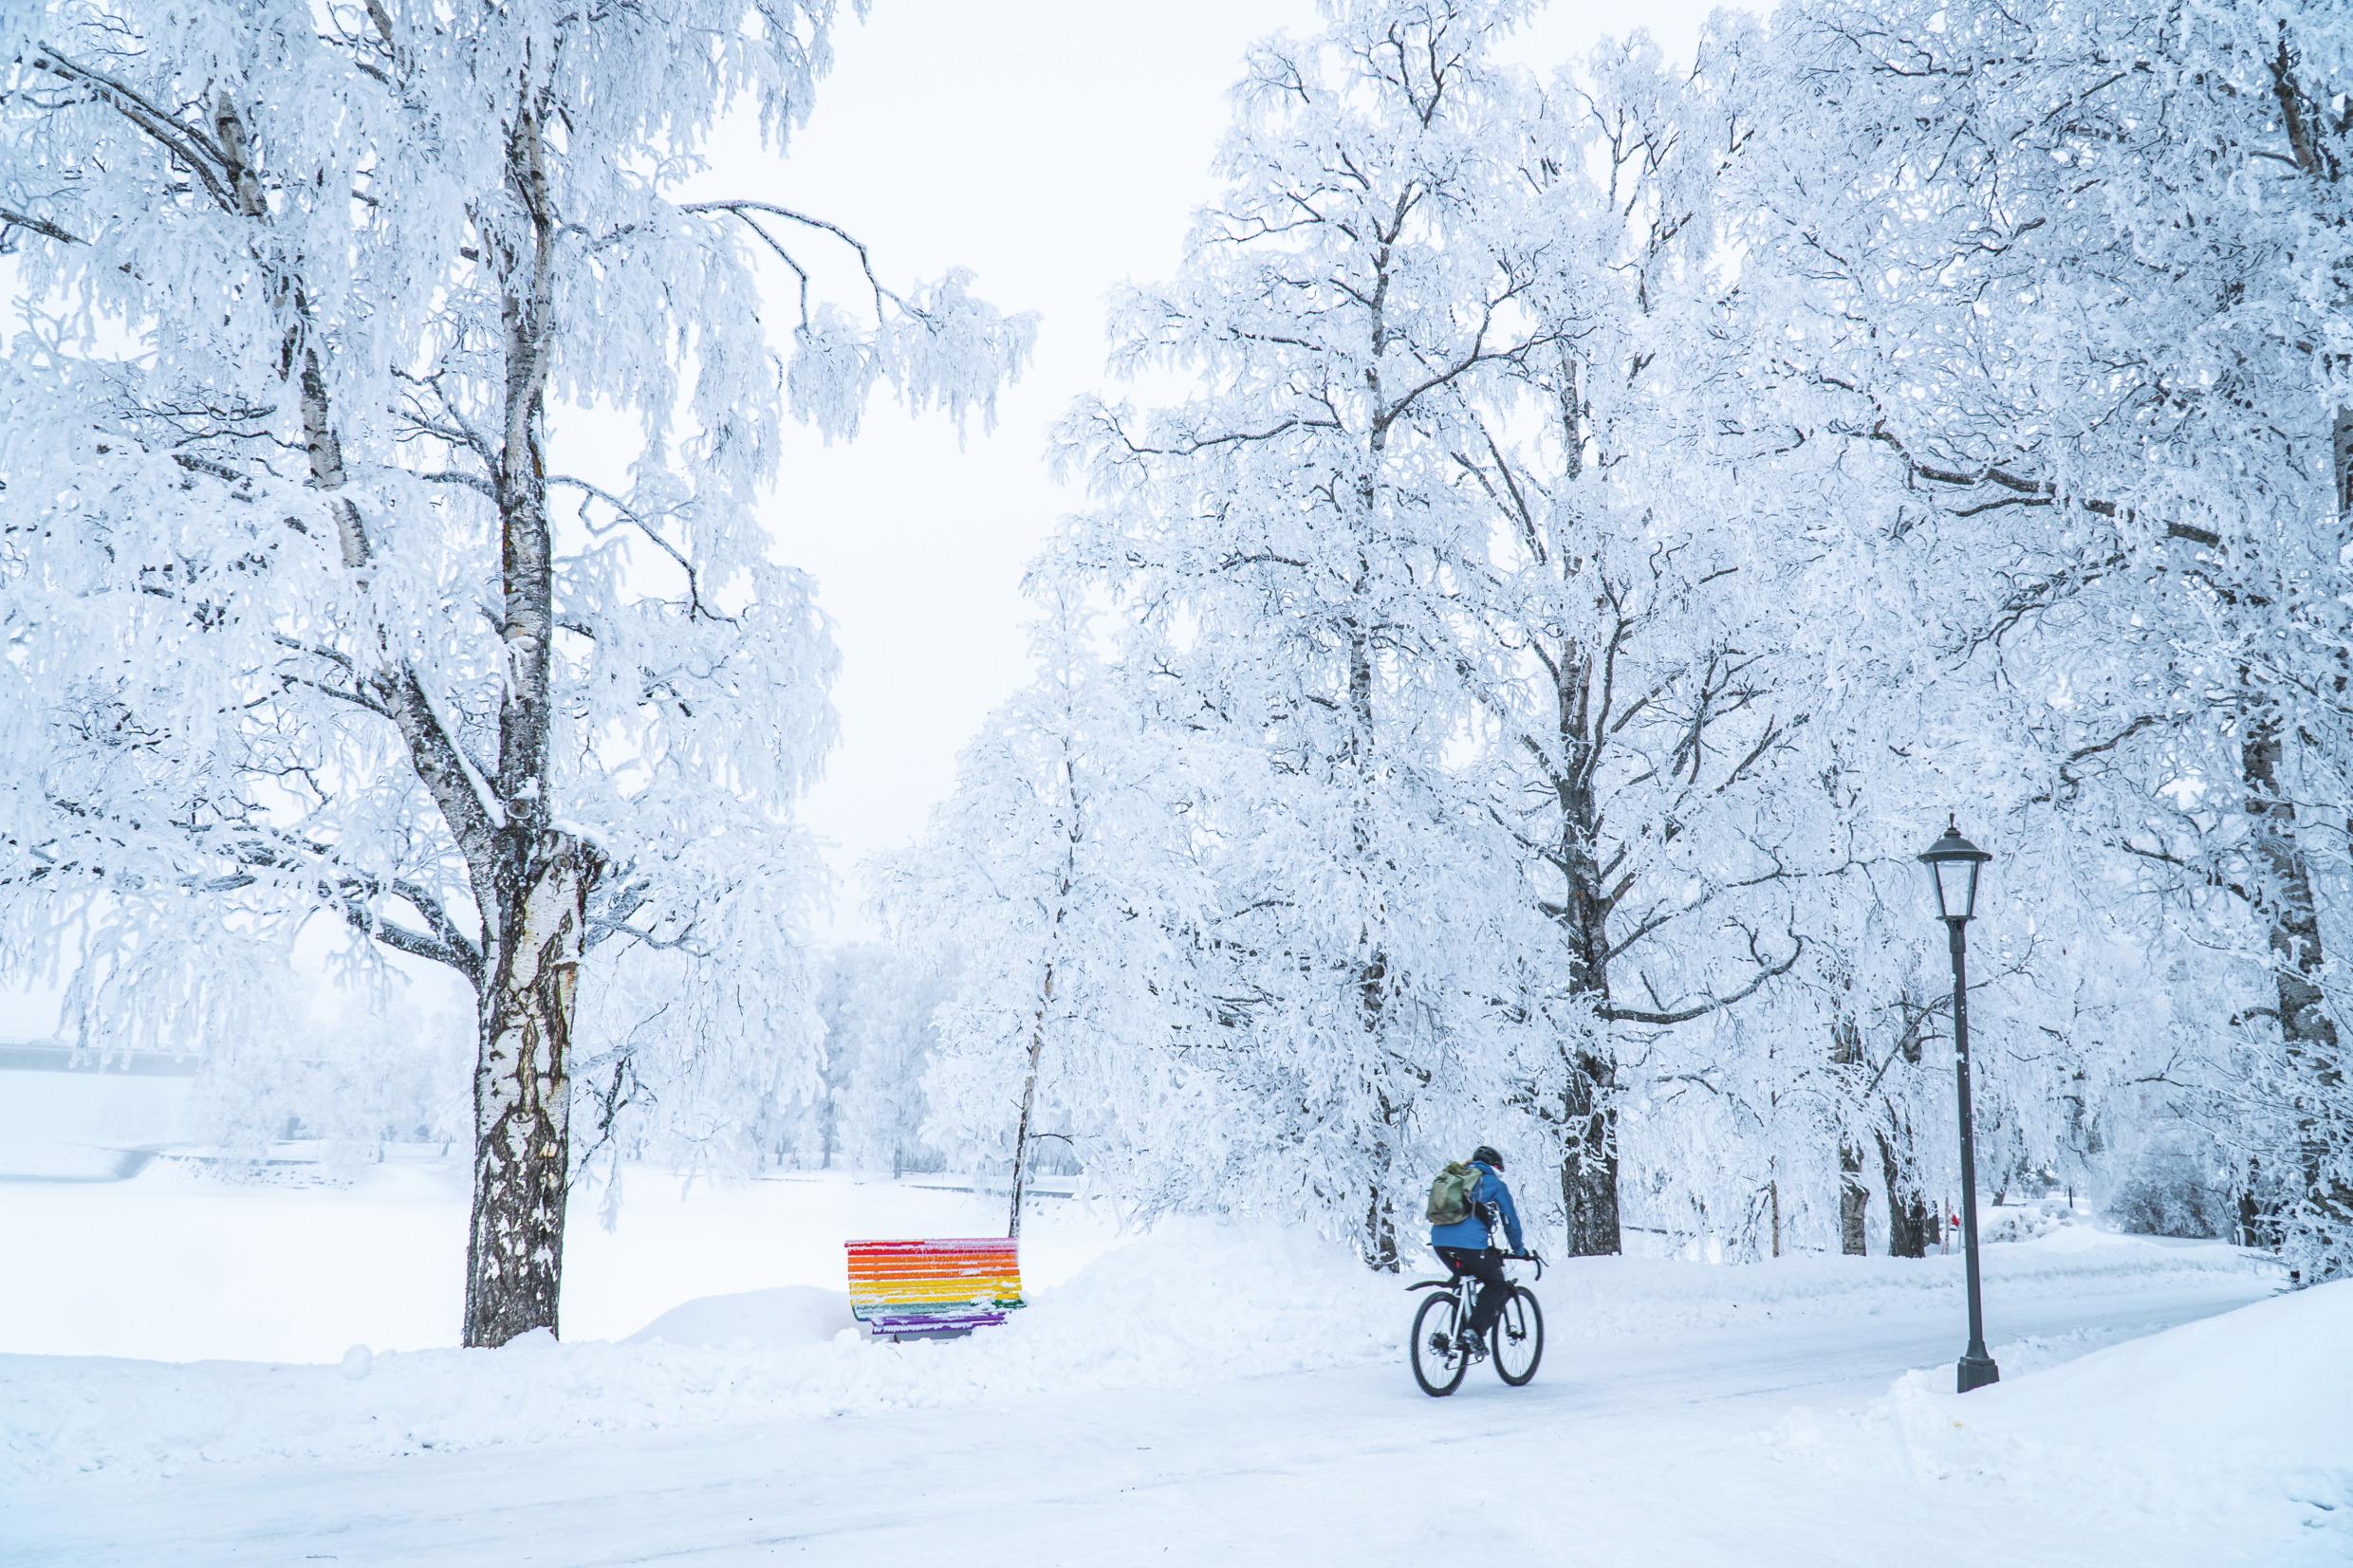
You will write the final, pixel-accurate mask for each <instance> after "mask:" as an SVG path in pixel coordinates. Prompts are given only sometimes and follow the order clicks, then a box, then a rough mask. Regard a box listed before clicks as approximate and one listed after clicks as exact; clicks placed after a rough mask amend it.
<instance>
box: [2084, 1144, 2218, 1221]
mask: <svg viewBox="0 0 2353 1568" xmlns="http://www.w3.org/2000/svg"><path fill="white" fill-rule="evenodd" d="M2120 1163H2121V1174H2119V1175H2118V1177H2117V1178H2116V1181H2115V1185H2114V1186H2112V1187H2111V1188H2109V1190H2108V1191H2107V1193H2106V1194H2105V1195H2104V1196H2103V1198H2102V1199H2101V1203H2100V1208H2101V1212H2102V1213H2103V1214H2104V1215H2106V1216H2107V1218H2108V1220H2109V1221H2110V1222H2111V1223H2113V1224H2114V1225H2115V1226H2116V1227H2117V1228H2118V1229H2120V1230H2126V1231H2131V1232H2133V1233H2134V1234H2136V1235H2141V1236H2184V1237H2217V1236H2228V1235H2230V1234H2232V1233H2233V1231H2234V1230H2235V1229H2236V1228H2237V1226H2238V1214H2237V1207H2236V1197H2235V1194H2234V1193H2233V1190H2232V1188H2231V1183H2230V1179H2229V1176H2228V1174H2227V1173H2226V1172H2224V1171H2219V1170H2217V1169H2216V1168H2215V1159H2214V1143H2213V1140H2212V1139H2211V1138H2201V1137H2200V1136H2199V1135H2198V1134H2197V1133H2196V1132H2195V1131H2194V1130H2192V1129H2189V1128H2182V1127H2174V1128H2166V1129H2160V1130H2159V1131H2158V1134H2156V1135H2155V1136H2153V1137H2151V1138H2149V1139H2148V1140H2147V1141H2146V1142H2144V1143H2142V1144H2141V1145H2140V1148H2139V1150H2138V1151H2137V1152H2135V1153H2134V1154H2133V1155H2132V1156H2131V1157H2130V1158H2129V1159H2127V1160H2124V1161H2121V1162H2120Z"/></svg>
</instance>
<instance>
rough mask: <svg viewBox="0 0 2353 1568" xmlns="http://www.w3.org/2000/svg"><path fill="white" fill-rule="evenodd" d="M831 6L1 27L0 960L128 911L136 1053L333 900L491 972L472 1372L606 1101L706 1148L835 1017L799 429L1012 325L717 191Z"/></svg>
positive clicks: (326, 915)
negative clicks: (16, 307)
mask: <svg viewBox="0 0 2353 1568" xmlns="http://www.w3.org/2000/svg"><path fill="white" fill-rule="evenodd" d="M836 21H837V8H836V7H835V6H834V5H833V4H832V3H831V0H785V3H783V4H770V3H762V4H746V3H744V0H681V3H679V4H674V5H664V6H651V5H642V4H636V3H631V0H622V3H619V4H613V5H605V6H598V7H593V8H584V7H581V6H578V5H574V4H570V3H568V0H523V3H519V4H513V5H504V6H495V7H491V6H471V5H461V6H455V7H453V6H448V5H437V4H417V3H411V0H364V3H355V4H342V3H329V4H324V5H311V4H299V5H297V4H278V3H269V0H246V3H240V4H233V5H232V4H223V5H218V6H198V7H184V6H176V5H168V4H155V5H149V4H143V3H139V0H57V3H54V4H49V5H46V6H37V5H28V4H22V3H16V4H10V5H9V6H8V7H7V8H6V9H5V10H0V60H5V61H6V62H7V65H6V66H5V75H4V76H0V243H5V246H6V248H7V249H9V251H10V252H11V253H12V254H13V256H14V258H15V260H16V262H17V266H18V275H19V277H20V278H21V280H22V289H23V292H22V295H21V313H20V321H19V323H18V325H17V327H16V330H15V333H14V336H13V338H12V340H11V342H10V345H9V355H8V359H7V363H6V368H5V371H0V377H4V378H5V391H4V392H0V400H4V401H5V403H6V406H7V407H8V409H9V416H8V419H7V421H6V423H5V427H4V428H0V483H4V484H5V486H6V489H5V492H0V629H4V633H0V635H4V636H5V648H6V656H5V657H0V683H5V685H6V689H7V693H8V694H7V695H6V697H5V698H0V758H4V759H5V760H0V770H4V771H0V778H5V781H6V782H5V787H0V931H4V932H5V939H0V953H5V954H6V955H7V958H6V962H7V963H8V964H9V967H10V968H25V967H28V966H39V965H46V964H52V963H57V962H60V961H70V960H71V959H72V958H73V957H74V956H75V950H74V938H73V933H74V932H76V931H77V930H79V929H80V923H81V922H83V921H87V922H89V923H90V925H91V926H92V927H93V928H94V929H97V930H102V931H104V932H108V933H109V935H108V937H107V938H106V940H105V943H104V950H105V951H106V952H108V953H109V954H110V955H111V957H112V962H111V963H110V965H109V967H108V968H107V969H106V970H105V972H104V973H103V974H102V976H99V977H98V979H97V981H95V982H94V988H93V989H91V990H90V991H89V992H88V993H87V1001H88V1005H87V1007H86V1008H85V1009H84V1012H85V1017H86V1025H85V1027H102V1028H105V1029H109V1030H112V1029H117V1028H120V1029H124V1030H126V1031H136V1030H138V1029H140V1028H148V1029H154V1028H158V1027H170V1026H172V1024H173V1022H174V1021H175V1020H194V1021H201V1020H202V1019H203V1018H204V1017H206V1016H212V1017H219V1016H221V1015H223V1014H224V1013H225V1012H226V1011H228V1010H230V1009H232V1008H233V1007H234V1006H235V1005H237V1000H238V999H239V998H241V997H243V996H247V995H250V994H251V993H253V992H254V991H256V990H258V989H261V988H265V987H269V986H272V985H277V984H282V983H284V982H285V980H286V978H287V972H288V962H287V960H288V955H289V952H290V947H291V943H292V941H293V939H294V936H295V934H296V933H297V932H299V931H300V930H301V929H303V928H304V927H305V926H306V925H308V924H310V923H311V922H312V921H314V920H321V919H324V920H329V921H335V922H340V923H342V925H343V927H345V928H347V930H348V932H349V933H350V938H351V945H350V947H349V949H348V950H347V958H348V961H349V962H350V963H351V964H352V965H353V966H355V968H356V969H359V970H364V969H366V968H369V967H371V966H375V965H380V964H381V963H382V962H383V961H384V958H383V955H384V954H385V953H386V952H397V953H402V954H406V955H409V956H410V957H413V958H417V959H422V960H426V961H430V962H432V963H435V964H438V965H441V966H444V967H446V968H449V969H450V970H453V971H454V972H455V973H456V974H457V975H458V976H459V977H460V978H461V979H462V980H463V982H464V983H465V984H466V985H467V986H468V987H471V988H472V992H473V994H474V996H475V997H476V998H477V1001H478V1006H477V1012H476V1016H477V1022H478V1037H479V1038H478V1049H477V1058H476V1063H475V1067H474V1074H473V1105H474V1116H473V1145H474V1153H473V1202H472V1227H471V1234H470V1240H469V1245H468V1261H467V1289H466V1309H465V1324H464V1337H465V1341H466V1342H467V1343H468V1344H475V1345H494V1344H498V1343H501V1342H503V1341H505V1340H507V1339H509V1338H511V1337H514V1336H515V1335H518V1334H521V1333H524V1332H527V1331H529V1330H532V1329H537V1328H548V1329H552V1328H554V1327H555V1326H556V1324H557V1320H558V1302H559V1289H560V1283H561V1273H562V1264H563V1253H564V1222H565V1197H566V1189H567V1185H568V1183H569V1180H570V1178H571V1175H572V1172H573V1168H574V1160H573V1153H574V1140H573V1137H572V1126H571V1118H572V1116H573V1102H574V1099H575V1097H576V1095H585V1093H586V1092H587V1091H589V1090H591V1089H593V1091H594V1102H595V1103H597V1104H598V1105H600V1106H601V1107H602V1108H603V1109H604V1111H605V1112H606V1113H608V1114H611V1115H618V1114H620V1113H621V1108H622V1107H623V1106H624V1105H625V1104H626V1103H627V1102H629V1101H630V1100H632V1099H636V1100H637V1101H639V1104H640V1106H641V1107H642V1106H643V1105H644V1104H645V1103H647V1102H650V1101H654V1100H659V1101H661V1102H662V1105H663V1110H664V1113H665V1114H676V1115H683V1116H686V1117H687V1118H688V1119H690V1120H694V1121H697V1122H699V1123H700V1125H701V1127H702V1130H703V1132H704V1133H705V1134H708V1133H709V1132H710V1131H712V1130H713V1128H714V1127H716V1126H717V1125H718V1124H719V1123H720V1122H722V1121H724V1120H725V1119H726V1118H728V1117H729V1116H741V1115H742V1111H743V1101H744V1100H745V1099H746V1098H754V1099H756V1098H758V1097H759V1096H760V1095H762V1094H768V1093H772V1092H774V1090H775V1089H776V1088H777V1087H778V1086H779V1084H780V1082H781V1081H782V1080H783V1079H782V1075H783V1074H784V1073H785V1071H786V1070H787V1066H788V1064H789V1063H790V1062H791V1061H792V1059H793V1054H794V1051H795V1047H796V1044H797V1042H806V1041H808V1040H810V1039H811V1038H812V1036H813V1032H814V1024H813V1015H812V1012H811V1008H810V1005H809V1001H808V997H807V994H806V984H805V981H804V978H803V968H802V965H801V963H800V959H799V953H798V950H797V946H796V943H795V941H794V938H793V923H794V919H795V916H796V913H797V911H798V909H799V907H800V905H801V904H802V902H803V901H804V899H805V898H806V893H807V890H808V888H809V886H810V884H811V880H812V864H811V859H810V855H809V852H808V849H807V847H806V844H805V842H804V841H803V839H802V837H801V835H800V833H799V831H798V829H797V828H796V827H795V826H794V823H793V817H792V811H793V802H794V799H795V797H796V796H797V795H798V793H799V792H800V790H801V788H802V786H803V785H804V784H805V783H806V781H807V780H808V779H809V777H810V776H811V773H812V771H813V769H814V768H815V766H817V763H818V760H819V758H820V757H821V756H822V754H823V753H824V748H825V747H826V745H827V743H828V741H829V739H830V736H831V733H832V720H831V717H830V711H829V709H828V706H827V701H826V687H827V680H828V676H829V673H830V671H831V668H832V662H833V655H832V653H831V651H830V648H829V645H828V641H827V637H826V635H825V631H824V621H823V618H822V617H821V616H820V614H819V613H818V611H817V609H816V607H815V605H814V604H813V602H812V601H811V598H810V590H809V585H808V583H807V582H806V581H805V580H804V579H803V578H802V577H801V576H800V575H798V574H797V573H795V572H793V571H791V570H789V569H787V568H786V567H783V566H780V565H778V564H776V563H774V562H773V561H771V559H770V558H769V554H768V547H767V539H766V537H765V535H764V533H763V530H762V529H761V527H760V526H759V523H758V512H759V507H760V506H761V504H762V501H763V497H764V495H765V493H766V490H767V487H768V486H769V484H770V482H771V481H772V479H773V478H774V475H775V469H776V464H777V452H778V446H777V442H778V430H779V424H780V420H781V419H782V417H783V415H784V413H785V409H786V407H787V405H788V406H789V408H790V410H791V412H792V413H793V414H794V415H796V416H798V417H800V418H803V419H806V420H811V421H814V422H815V423H817V424H818V425H819V426H820V427H821V428H823V429H824V430H825V431H827V432H828V433H830V434H848V433H850V432H852V431H854V429H855V427H856V425H857V422H858V415H859V411H860V409H861V407H862V405H863V403H864V402H865V401H866V399H867V397H868V396H869V394H870V393H871V392H872V391H873V389H875V388H876V387H877V386H878V385H880V386H885V387H887V388H888V389H889V390H890V391H892V392H894V393H895V394H897V395H898V396H899V397H901V398H902V399H903V400H904V401H906V402H907V403H908V404H909V405H911V406H913V407H917V408H932V407H937V408H942V409H944V410H946V411H947V412H948V413H949V414H950V415H953V416H954V417H957V418H959V419H961V418H963V417H965V416H967V415H970V414H973V413H975V412H978V413H981V414H983V415H985V414H986V413H987V412H988V410H989V407H990V402H991V395H992V392H993V389H994V388H995V387H996V386H997V385H998V384H999V382H1000V381H1001V380H1002V379H1003V378H1004V377H1005V376H1006V375H1007V374H1009V373H1010V371H1011V370H1012V369H1014V368H1015V367H1017V365H1018V364H1019V362H1020V360H1021V359H1022V358H1023V355H1024V353H1025V351H1026V348H1027V345H1028V337H1029V323H1028V322H1027V320H1026V319H1008V318H1001V317H999V316H998V315H997V314H996V313H994V312H993V311H991V310H990V309H989V308H988V307H986V306H984V305H982V304H978V303H977V302H976V301H974V300H973V298H972V297H971V296H970V295H969V294H968V292H967V290H966V281H965V279H964V277H963V276H962V275H961V274H951V275H950V276H948V277H946V278H944V279H942V280H940V281H939V282H937V283H936V284H932V285H929V286H924V287H922V288H918V289H911V290H906V291H895V290H893V289H891V288H889V287H886V286H884V285H883V284H881V283H880V281H878V275H877V274H876V272H875V271H874V270H873V269H872V267H870V266H868V264H867V257H866V253H865V251H864V249H862V247H860V246H859V245H858V244H857V242H856V241H855V240H854V239H853V238H852V237H851V236H849V235H847V234H845V233H844V232H843V231H841V230H840V229H838V228H836V227H835V226H833V225H832V224H830V223H828V222H826V221H824V219H822V218H820V217H818V216H816V215H813V214H809V213H806V212H799V211H797V210H795V209H792V208H790V207H788V206H786V205H783V204H780V203H777V202H774V201H772V200H768V199H750V198H747V199H742V200H699V201H693V200H687V199H684V198H683V197H682V196H681V194H680V193H681V190H682V188H683V187H684V186H685V185H686V183H687V182H688V181H689V180H690V179H691V178H692V177H693V176H695V175H696V174H697V173H698V172H699V171H700V169H701V167H702V157H701V154H702V150H703V148H704V147H705V145H706V143H707V141H708V139H709V138H710V137H711V135H712V133H713V129H714V126H715V125H716V123H717V122H718V120H719V117H720V116H721V115H722V114H723V113H729V112H737V113H740V114H741V115H742V116H743V117H744V119H745V120H746V122H747V123H749V124H752V125H756V127H757V128H758V130H759V132H760V133H761V135H762V136H763V137H764V138H765V139H766V143H767V145H768V147H769V149H770V150H771V151H774V152H781V151H782V150H783V148H784V146H785V144H786V142H787V138H788V137H789V135H790V134H791V132H792V131H793V130H794V129H795V128H796V127H798V126H799V125H800V124H802V123H803V122H804V121H805V120H806V117H807V115H808V112H809V108H810V104H811V94H812V92H813V90H814V88H815V86H816V83H817V82H818V80H819V79H820V78H821V77H822V76H823V74H824V71H825V69H826V66H827V64H828V62H829V59H830V52H831V43H832V36H833V30H834V26H835V23H836ZM820 247H824V248H842V249H843V255H844V257H845V259H846V260H847V261H848V262H849V264H850V266H851V268H852V269H853V275H858V276H862V279H863V284H862V288H861V292H860V293H859V294H857V295H856V296H855V298H856V300H857V304H856V307H855V308H849V307H844V306H842V305H837V304H829V303H827V302H826V299H825V296H824V291H823V290H822V289H818V288H814V287H813V286H812V285H811V276H812V272H813V271H814V270H815V268H816V267H817V260H816V257H815V256H814V255H813V254H812V251H813V249H815V248H820ZM763 268H766V269H767V271H766V274H765V279H764V277H763V270H762V269H763ZM775 299H781V301H782V308H781V310H775V309H770V308H769V304H770V302H771V301H772V300H775ZM764 317H766V318H769V319H774V320H777V321H778V322H779V323H781V324H780V326H779V327H778V330H777V337H778V341H776V342H773V343H772V342H771V341H770V340H769V335H768V333H767V331H766V330H764V328H763V320H764ZM592 409H593V410H596V411H598V412H599V416H600V417H601V419H602V423H600V424H598V425H597V426H596V427H595V429H596V431H597V433H598V434H596V436H595V437H594V438H593V440H592V439H590V438H587V437H585V436H582V437H579V438H575V437H574V435H573V434H572V433H573V431H574V428H575V427H580V426H582V425H583V422H584V420H586V419H587V418H588V417H589V414H588V411H590V410H592ZM617 432H619V433H621V434H620V435H619V437H618V438H617V436H616V433H617ZM591 446H595V447H596V448H598V449H600V450H598V451H593V452H592V451H590V450H589V449H590V448H591ZM575 453H577V454H579V459H580V461H579V466H578V467H577V468H575V467H573V466H572V455H573V454H575ZM584 1060H587V1061H593V1062H594V1063H595V1064H596V1071H597V1073H598V1075H599V1079H600V1081H598V1082H596V1083H595V1084H593V1085H591V1084H587V1083H584V1082H583V1081H582V1080H581V1079H580V1077H579V1076H578V1075H579V1074H580V1073H581V1069H582V1065H583V1061H584ZM731 1105H732V1110H731V1109H730V1107H731Z"/></svg>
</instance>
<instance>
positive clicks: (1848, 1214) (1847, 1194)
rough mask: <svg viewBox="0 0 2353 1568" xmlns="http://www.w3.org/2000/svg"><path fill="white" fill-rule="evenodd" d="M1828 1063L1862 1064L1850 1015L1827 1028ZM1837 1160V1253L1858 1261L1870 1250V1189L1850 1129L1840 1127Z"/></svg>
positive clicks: (1858, 1035) (1858, 1038)
mask: <svg viewBox="0 0 2353 1568" xmlns="http://www.w3.org/2000/svg"><path fill="white" fill-rule="evenodd" d="M1830 1063H1831V1065H1832V1066H1834V1067H1840V1068H1848V1069H1852V1068H1856V1067H1860V1066H1862V1029H1861V1028H1860V1027H1859V1026H1858V1025H1857V1024H1856V1023H1855V1020H1854V1018H1853V1016H1852V1015H1851V1014H1844V1013H1842V1014H1841V1015H1840V1016H1839V1020H1838V1022H1837V1023H1836V1024H1832V1025H1831V1028H1830ZM1838 1159H1839V1251H1840V1252H1842V1253H1843V1254H1844V1255H1845V1256H1847V1257H1849V1258H1860V1257H1862V1256H1863V1255H1864V1254H1865V1253H1866V1252H1868V1251H1869V1250H1870V1242H1869V1239H1868V1234H1867V1230H1866V1227H1865V1225H1864V1221H1865V1218H1866V1216H1867V1214H1868V1212H1869V1205H1870V1202H1871V1190H1870V1188H1869V1187H1867V1186H1866V1185H1864V1183H1863V1179H1862V1140H1861V1139H1859V1138H1857V1137H1856V1136H1855V1134H1854V1133H1853V1131H1852V1130H1851V1129H1847V1128H1841V1129H1840V1131H1839V1140H1838Z"/></svg>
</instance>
